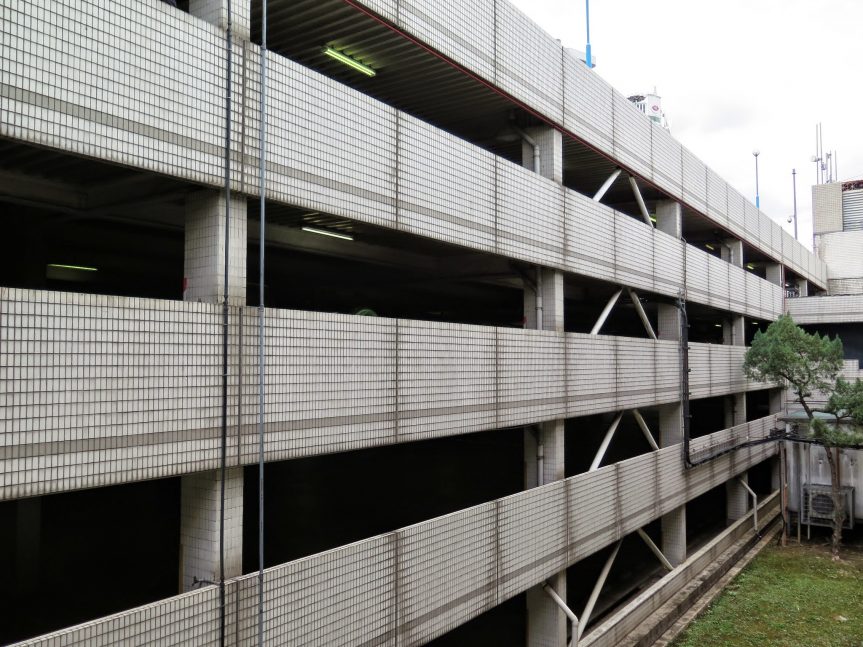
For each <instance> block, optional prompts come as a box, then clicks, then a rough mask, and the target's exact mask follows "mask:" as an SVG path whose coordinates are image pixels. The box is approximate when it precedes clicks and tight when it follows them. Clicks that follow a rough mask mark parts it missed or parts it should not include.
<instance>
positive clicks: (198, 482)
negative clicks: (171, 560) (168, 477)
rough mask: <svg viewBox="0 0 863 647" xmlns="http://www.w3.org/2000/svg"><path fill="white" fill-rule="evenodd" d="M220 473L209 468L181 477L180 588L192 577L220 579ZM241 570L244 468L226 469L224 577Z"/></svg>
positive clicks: (188, 585)
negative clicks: (205, 470)
mask: <svg viewBox="0 0 863 647" xmlns="http://www.w3.org/2000/svg"><path fill="white" fill-rule="evenodd" d="M221 483H222V478H221V472H220V470H209V471H207V472H198V473H196V474H188V475H185V476H183V478H182V485H181V504H180V506H181V513H180V520H181V524H180V577H181V578H182V579H181V586H182V590H183V591H191V590H192V588H193V587H194V582H195V578H197V579H198V580H205V581H210V582H216V581H218V579H219V573H220V570H219V521H220V514H219V512H220V507H221V498H220V492H221ZM242 573H243V468H242V467H232V468H230V469H228V470H226V478H225V577H226V578H229V577H237V576H239V575H242Z"/></svg>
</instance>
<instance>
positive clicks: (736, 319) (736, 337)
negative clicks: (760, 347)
mask: <svg viewBox="0 0 863 647" xmlns="http://www.w3.org/2000/svg"><path fill="white" fill-rule="evenodd" d="M722 343H723V344H727V345H728V346H745V345H746V320H745V319H744V318H743V315H736V314H734V313H731V314H729V319H728V320H726V321H723V322H722Z"/></svg>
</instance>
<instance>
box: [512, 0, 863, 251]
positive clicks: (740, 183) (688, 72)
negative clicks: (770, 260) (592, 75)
mask: <svg viewBox="0 0 863 647" xmlns="http://www.w3.org/2000/svg"><path fill="white" fill-rule="evenodd" d="M512 1H513V2H514V3H515V4H516V5H517V6H518V7H519V8H520V9H521V10H522V11H524V12H525V13H527V15H528V16H530V17H531V18H532V19H533V20H534V21H536V22H537V23H539V25H540V26H542V27H543V28H544V29H545V30H546V31H547V32H548V33H549V34H551V35H552V36H553V37H554V38H557V39H559V40H561V41H562V42H563V44H564V46H566V47H574V48H576V49H579V50H582V51H583V50H584V45H585V15H584V14H585V11H584V0H569V1H567V2H563V0H512ZM590 40H591V47H592V48H593V55H594V57H595V58H596V61H597V66H596V68H595V71H596V72H597V73H598V74H600V75H601V76H602V77H603V78H604V79H606V80H607V81H608V82H609V83H611V84H612V85H613V86H614V87H615V88H616V89H617V90H619V91H620V92H622V93H623V94H624V95H626V96H629V95H632V94H643V93H645V92H649V91H651V90H652V89H653V87H654V86H656V90H657V92H658V94H659V95H660V96H661V97H662V109H663V111H664V112H665V113H666V115H668V117H669V120H670V122H671V133H672V135H674V137H676V138H677V139H678V140H679V141H680V142H681V143H682V144H683V145H684V146H686V147H687V148H689V149H690V150H691V151H692V152H693V153H695V154H696V155H697V156H698V157H700V158H701V159H702V160H704V162H705V163H706V164H707V165H708V166H710V167H711V168H713V169H714V170H715V171H716V172H717V173H719V175H721V176H722V177H723V178H725V179H726V180H728V182H730V183H731V184H732V185H733V186H734V187H736V188H737V189H738V190H739V191H741V192H742V193H743V194H744V195H746V197H747V198H749V199H750V200H751V201H752V202H753V203H754V202H755V162H754V159H753V157H752V151H753V150H754V149H758V150H760V152H761V155H760V157H759V158H758V165H759V186H760V193H761V209H762V211H764V212H766V213H767V214H768V215H769V216H770V217H771V218H773V219H774V220H776V221H777V222H781V223H782V225H783V227H785V228H786V230H787V231H789V232H790V233H792V234H793V225H791V224H788V223H787V222H786V219H787V217H788V216H790V215H791V213H792V212H793V207H792V204H793V202H792V200H793V197H792V196H793V192H792V183H791V169H792V168H796V169H797V211H798V221H799V238H800V240H801V241H802V242H803V243H804V244H805V245H806V246H807V247H809V248H811V247H812V218H811V202H812V190H811V186H812V184H814V183H815V164H814V163H813V162H811V161H810V160H811V157H812V155H813V154H814V153H815V124H816V123H817V122H819V121H820V122H821V123H822V129H823V139H824V149H825V151H830V150H836V152H837V155H836V157H837V161H838V175H839V179H843V180H844V179H850V178H854V177H856V178H860V177H863V146H861V141H863V137H861V132H863V81H861V80H860V75H861V74H863V0H724V1H723V2H715V1H709V2H708V1H705V0H652V1H651V0H593V1H592V2H591V3H590Z"/></svg>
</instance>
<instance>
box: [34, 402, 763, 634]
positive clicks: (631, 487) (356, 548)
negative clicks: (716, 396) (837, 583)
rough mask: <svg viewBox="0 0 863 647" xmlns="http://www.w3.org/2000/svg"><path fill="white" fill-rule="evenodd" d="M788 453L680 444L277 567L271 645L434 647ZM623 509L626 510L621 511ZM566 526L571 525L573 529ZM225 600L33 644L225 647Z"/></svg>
mask: <svg viewBox="0 0 863 647" xmlns="http://www.w3.org/2000/svg"><path fill="white" fill-rule="evenodd" d="M775 422H776V419H775V417H774V416H770V417H768V418H763V419H761V420H756V421H753V422H750V423H747V424H744V425H740V426H739V427H735V428H733V429H726V430H724V431H720V432H717V433H714V434H710V435H709V436H703V437H701V438H697V439H695V440H694V441H693V450H694V451H696V452H697V451H702V450H704V449H705V448H708V447H711V446H725V445H727V444H728V443H729V442H739V441H740V440H743V439H754V438H762V437H765V436H766V435H767V434H768V433H769V430H770V429H771V428H772V427H773V426H774V425H775ZM775 451H776V450H775V447H774V446H773V445H770V444H765V445H760V446H756V447H752V448H749V449H747V450H740V451H738V452H736V455H725V456H722V457H720V458H718V459H716V461H713V462H712V463H711V464H710V465H705V466H702V467H699V468H696V469H693V470H685V469H684V468H683V465H682V463H681V461H680V448H679V446H672V447H668V448H665V449H662V450H660V451H658V452H650V453H647V454H642V455H641V456H637V457H634V458H631V459H629V460H626V461H622V462H620V463H616V464H614V465H609V466H607V467H603V468H600V469H599V470H597V471H595V472H586V473H583V474H579V475H577V476H574V477H571V478H569V479H566V480H565V481H558V482H555V483H551V484H549V485H545V486H542V487H539V488H534V489H531V490H528V491H526V492H521V493H518V494H514V495H512V496H509V497H506V498H504V499H499V500H497V501H492V502H489V503H484V504H482V505H479V506H475V507H472V508H468V509H465V510H462V511H459V512H456V513H453V514H450V515H446V516H444V517H438V518H436V519H431V520H429V521H425V522H423V523H420V524H417V525H414V526H410V527H407V528H403V529H401V530H397V531H395V532H393V533H388V534H386V535H382V536H378V537H372V538H369V539H365V540H362V541H360V542H357V543H354V544H350V545H348V546H343V547H341V548H338V549H335V550H332V551H328V552H325V553H319V554H317V555H312V556H310V557H307V558H304V559H301V560H297V561H294V562H290V563H287V564H283V565H280V566H276V567H273V568H270V569H267V571H266V575H265V577H266V579H267V586H268V590H269V593H268V595H267V603H266V604H267V608H268V609H270V610H271V611H270V612H268V613H266V618H267V629H266V631H267V644H271V645H280V644H298V645H306V644H327V645H334V646H335V645H358V644H388V645H393V644H395V643H394V640H393V636H394V635H396V634H397V635H398V638H399V643H398V644H400V645H404V646H409V645H420V644H423V643H425V642H428V641H430V640H432V639H434V638H435V637H437V636H439V635H441V634H442V633H444V632H446V631H448V630H450V629H452V628H454V627H456V626H458V625H460V624H463V623H464V622H467V621H468V620H470V619H471V618H473V617H476V616H477V615H479V614H480V613H482V612H484V611H487V610H488V609H490V608H491V607H493V606H495V605H497V604H500V603H501V602H503V601H504V600H506V599H508V598H509V597H511V596H512V595H515V594H516V593H518V592H520V590H524V589H525V588H527V587H530V586H532V585H535V584H537V583H539V582H541V581H543V580H544V579H545V578H547V577H549V576H550V575H552V574H553V573H555V572H558V571H560V570H561V568H562V567H564V566H567V565H570V564H573V563H575V562H576V561H579V560H581V559H583V558H584V557H587V556H588V555H590V554H592V553H594V552H596V551H598V550H601V549H602V548H603V547H605V546H607V545H609V544H610V543H612V542H614V541H616V540H617V539H619V538H620V537H622V536H624V535H627V534H629V533H631V532H634V531H635V530H636V529H637V528H640V527H642V526H644V525H645V524H646V523H648V522H650V521H651V520H653V519H656V518H658V517H660V516H661V515H663V514H666V513H668V512H671V511H672V510H675V509H677V508H679V507H680V506H681V505H683V504H684V503H685V502H686V501H687V500H691V499H693V498H695V497H697V496H699V495H700V494H702V493H704V492H706V491H707V490H709V489H710V488H712V487H715V486H717V485H720V484H722V483H723V482H725V481H727V480H728V479H729V478H731V477H733V476H735V475H737V474H739V473H742V472H745V471H746V470H747V469H748V468H749V467H751V466H753V465H756V464H758V463H760V462H761V461H763V460H765V459H767V458H769V457H771V456H773V455H774V454H775ZM612 501H617V502H619V505H609V503H610V502H612ZM537 510H541V511H542V512H544V513H545V514H544V515H543V514H537ZM548 515H551V516H553V517H554V519H553V520H552V519H549V518H548ZM561 518H563V519H566V520H567V521H566V522H565V523H564V524H561V521H560V519H561ZM538 521H541V523H538ZM529 537H532V540H528V538H529ZM256 578H257V574H256V573H253V574H250V575H245V576H243V577H241V578H238V580H235V581H231V582H229V587H228V588H229V594H230V598H229V600H231V601H232V600H233V597H232V596H234V595H236V594H237V590H239V591H241V595H240V599H239V608H238V616H235V615H234V613H233V608H234V607H233V602H230V603H229V606H230V607H231V609H232V613H231V614H230V615H229V617H228V622H229V634H231V635H233V634H234V626H237V631H238V632H239V633H240V635H241V636H242V639H244V640H246V641H248V640H249V639H250V638H251V637H252V636H254V635H255V629H254V622H255V614H256V612H257V604H256V603H257V596H256V591H255V580H256ZM515 582H519V583H520V584H515ZM215 592H216V589H215V588H214V587H211V588H208V589H205V590H203V591H198V592H196V593H194V594H188V595H185V596H179V597H176V598H170V599H168V600H164V601H162V602H159V603H157V604H154V605H149V606H147V607H142V608H140V609H133V610H130V611H127V612H125V613H121V614H118V615H116V616H112V617H111V618H107V619H103V620H97V621H94V622H93V623H89V624H88V625H83V626H82V627H84V628H86V633H85V630H84V629H82V627H72V628H69V629H65V630H63V631H61V632H58V633H55V634H52V635H50V637H47V636H46V637H42V638H37V639H34V640H32V641H28V642H26V643H23V644H25V645H32V646H34V647H35V646H36V645H40V646H44V647H48V646H49V645H52V644H54V643H52V642H51V641H52V640H53V641H58V640H62V644H64V645H67V646H75V645H84V644H92V643H89V642H87V641H89V640H91V639H92V636H101V638H102V640H104V641H105V642H117V641H120V640H123V641H126V643H127V644H135V645H137V644H145V641H144V640H143V639H142V636H149V637H151V636H152V635H153V634H151V633H148V632H149V631H152V629H151V627H150V626H148V625H146V624H144V625H143V626H142V624H141V623H140V620H139V618H140V617H141V616H142V615H143V616H145V617H154V618H157V620H156V622H158V623H159V625H158V631H159V632H161V634H159V635H162V636H166V638H165V639H164V640H162V643H163V644H169V645H173V644H182V642H181V641H180V640H179V639H178V638H177V636H178V635H180V633H179V632H180V631H181V630H182V628H183V627H186V626H188V616H189V615H191V616H193V617H194V618H195V620H196V621H197V622H198V623H199V624H197V625H196V626H195V627H194V630H195V631H196V632H198V635H199V636H201V639H200V640H199V641H198V643H197V644H214V643H215V642H216V641H217V637H216V636H215V635H213V634H214V632H215V631H217V627H218V620H217V619H218V610H217V607H216V606H215V604H214V602H215V599H216V597H217V596H216V595H215ZM178 607H179V608H182V609H183V611H184V612H181V611H179V610H178ZM198 610H200V611H201V613H200V614H198V613H196V612H197V611H198ZM276 610H277V611H276ZM157 613H159V614H162V616H161V617H159V615H157ZM214 630H215V631H214ZM205 632H208V633H205Z"/></svg>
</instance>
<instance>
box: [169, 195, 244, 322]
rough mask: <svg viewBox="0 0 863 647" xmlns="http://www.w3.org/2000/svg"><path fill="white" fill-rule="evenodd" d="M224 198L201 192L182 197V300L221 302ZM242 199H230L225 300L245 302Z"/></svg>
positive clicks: (231, 302)
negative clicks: (184, 221)
mask: <svg viewBox="0 0 863 647" xmlns="http://www.w3.org/2000/svg"><path fill="white" fill-rule="evenodd" d="M225 214H226V209H225V198H224V196H223V195H222V194H221V192H218V191H204V192H200V193H195V194H193V195H191V196H189V197H188V198H187V200H186V242H185V254H184V258H183V300H184V301H200V302H204V303H222V298H223V294H224V273H225ZM246 234H247V221H246V199H245V198H244V197H236V198H234V197H232V199H231V235H230V245H231V249H230V261H229V263H230V267H229V268H228V269H229V276H228V290H229V291H228V303H229V304H230V305H245V304H246V244H247V243H246Z"/></svg>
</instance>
